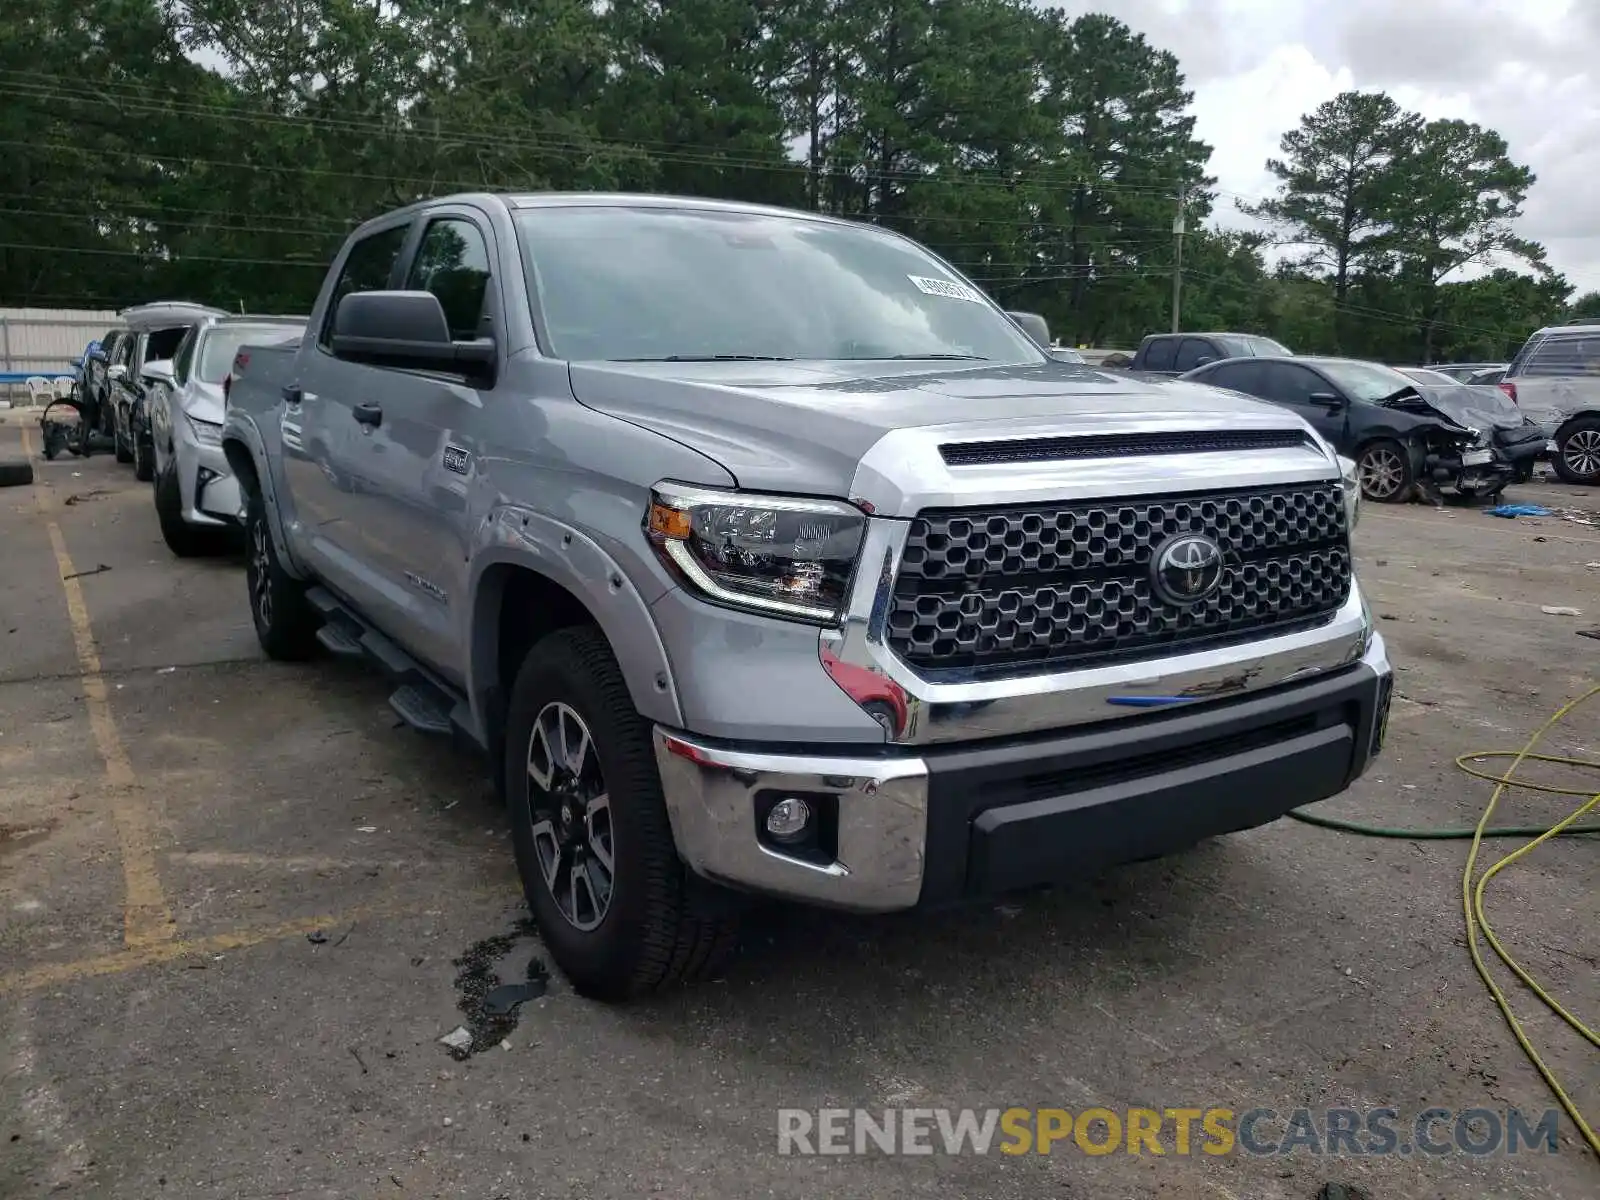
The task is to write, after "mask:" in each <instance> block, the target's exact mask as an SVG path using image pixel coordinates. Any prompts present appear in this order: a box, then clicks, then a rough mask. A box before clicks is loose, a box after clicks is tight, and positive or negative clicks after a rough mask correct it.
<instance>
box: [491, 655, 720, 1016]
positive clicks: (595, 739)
mask: <svg viewBox="0 0 1600 1200" xmlns="http://www.w3.org/2000/svg"><path fill="white" fill-rule="evenodd" d="M554 704H562V705H565V706H567V708H569V709H570V710H571V711H572V712H574V713H576V714H577V715H578V717H579V718H580V719H581V720H582V721H583V723H584V724H585V725H586V726H587V727H588V730H589V734H590V738H591V740H592V745H593V754H594V758H595V759H596V760H597V761H598V764H599V770H600V773H601V778H602V783H603V787H604V791H605V793H606V795H607V796H608V797H609V810H608V811H609V821H608V825H609V835H610V846H611V857H612V862H613V864H614V866H613V868H612V874H611V885H610V887H609V888H608V890H607V897H608V901H607V904H606V906H605V909H604V912H603V913H602V914H601V915H600V916H599V919H598V923H597V924H595V925H594V926H593V927H592V928H590V929H587V930H585V929H581V928H579V927H578V924H577V923H575V922H573V921H571V920H569V919H568V917H567V916H565V915H564V914H563V912H562V910H561V908H560V906H559V905H558V904H557V903H556V900H555V896H554V894H553V891H552V889H551V887H550V885H548V884H547V883H546V882H545V875H544V871H543V868H542V866H541V860H540V858H539V852H538V849H537V847H536V845H535V834H534V825H535V820H536V816H535V805H534V798H533V793H534V792H535V791H536V789H535V788H534V787H533V786H532V781H531V779H530V776H529V769H528V760H529V756H530V749H531V746H532V741H533V731H534V722H535V721H536V720H537V719H538V718H539V717H540V714H541V713H544V712H546V711H547V709H548V706H551V705H554ZM505 781H506V796H507V810H508V813H509V815H510V819H511V832H512V841H513V844H514V845H515V847H516V854H517V869H518V871H519V873H520V874H521V876H522V889H523V892H524V893H525V894H526V896H527V898H528V906H529V907H530V908H531V909H532V910H533V914H534V917H535V919H536V920H537V922H538V925H539V932H540V935H541V936H542V937H543V939H544V943H545V945H546V946H547V947H548V948H549V950H550V954H551V957H552V958H554V959H555V961H556V965H557V966H559V967H560V968H561V970H562V971H563V972H564V973H565V974H566V976H567V978H568V979H569V980H571V981H572V986H573V987H574V988H575V989H576V990H577V991H578V992H579V993H580V994H582V995H584V996H588V997H590V998H592V999H596V1000H605V1001H622V1000H629V999H633V998H636V997H639V996H643V995H647V994H649V993H652V992H657V991H661V990H663V989H666V988H669V987H672V986H674V985H677V984H681V983H686V982H690V981H692V980H694V979H697V978H702V977H704V976H707V975H710V974H713V973H715V972H716V971H718V970H719V969H720V968H721V967H722V965H723V964H724V963H725V962H726V961H727V959H728V958H729V957H730V956H731V954H732V952H733V950H734V948H735V946H736V944H737V941H738V932H739V909H740V905H739V902H738V901H739V898H738V897H737V896H735V895H734V894H733V893H731V892H728V891H725V890H724V889H721V888H717V887H714V886H713V885H711V884H708V883H706V882H705V881H703V880H701V879H700V878H698V877H697V876H695V875H694V874H692V873H691V872H690V871H689V869H688V868H687V867H685V866H684V864H683V861H682V860H681V859H680V858H679V857H678V852H677V848H676V846H675V845H674V843H673V840H672V827H671V825H670V824H669V822H668V820H667V809H666V804H665V802H664V801H663V799H662V794H661V778H660V775H659V774H658V773H657V771H656V764H655V756H654V753H653V751H652V748H651V740H650V725H649V723H648V722H647V721H646V720H645V719H644V718H643V717H641V716H640V715H639V713H638V712H637V711H636V710H635V709H634V707H633V701H632V699H631V697H630V696H629V694H628V688H627V684H626V683H625V682H624V681H623V678H622V671H621V669H620V668H618V666H617V662H616V659H615V658H614V657H613V656H612V653H611V648H610V646H609V645H608V644H607V643H606V640H605V637H604V636H603V635H602V634H601V633H600V631H599V630H597V629H595V628H593V627H590V626H583V627H573V628H568V629H561V630H557V631H556V632H555V633H552V634H550V635H548V636H547V637H545V638H543V639H542V640H540V641H539V642H537V643H536V644H535V645H534V646H533V648H532V649H531V650H529V651H528V655H527V658H525V659H524V660H523V663H522V668H521V670H520V671H519V672H518V673H517V680H516V684H515V686H514V687H513V688H512V692H511V701H510V704H509V706H508V710H507V715H506V740H505ZM541 803H543V799H541Z"/></svg>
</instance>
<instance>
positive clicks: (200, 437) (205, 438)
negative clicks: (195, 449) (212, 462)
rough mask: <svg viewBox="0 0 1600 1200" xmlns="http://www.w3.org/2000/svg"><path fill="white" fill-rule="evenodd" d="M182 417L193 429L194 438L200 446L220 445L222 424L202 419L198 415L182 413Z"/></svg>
mask: <svg viewBox="0 0 1600 1200" xmlns="http://www.w3.org/2000/svg"><path fill="white" fill-rule="evenodd" d="M183 419H184V420H186V421H188V422H189V428H190V429H191V430H193V431H194V440H195V441H197V442H199V443H200V444H201V445H202V446H220V445H222V426H221V425H219V424H217V423H216V422H215V421H202V420H201V419H200V418H199V417H191V416H190V415H189V414H188V413H184V414H183Z"/></svg>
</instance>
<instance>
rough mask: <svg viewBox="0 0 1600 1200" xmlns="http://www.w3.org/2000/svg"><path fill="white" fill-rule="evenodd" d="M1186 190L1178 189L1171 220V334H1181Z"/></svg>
mask: <svg viewBox="0 0 1600 1200" xmlns="http://www.w3.org/2000/svg"><path fill="white" fill-rule="evenodd" d="M1186 193H1187V189H1185V188H1182V187H1180V188H1179V189H1178V211H1177V214H1176V215H1175V216H1174V217H1173V218H1172V237H1173V242H1174V248H1173V257H1172V332H1173V333H1182V332H1183V328H1182V313H1183V201H1184V196H1185V195H1186Z"/></svg>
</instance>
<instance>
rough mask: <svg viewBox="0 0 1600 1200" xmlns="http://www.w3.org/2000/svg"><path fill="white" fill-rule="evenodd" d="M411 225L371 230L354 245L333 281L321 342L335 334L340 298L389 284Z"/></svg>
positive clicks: (376, 289) (326, 341) (375, 290)
mask: <svg viewBox="0 0 1600 1200" xmlns="http://www.w3.org/2000/svg"><path fill="white" fill-rule="evenodd" d="M410 228H411V227H410V226H409V225H396V226H395V227H394V228H393V229H384V230H381V231H379V232H378V233H372V234H368V235H367V236H366V237H364V238H362V239H361V240H360V241H359V242H357V243H356V244H355V245H353V246H351V247H350V253H349V254H348V255H346V256H345V260H344V266H343V267H341V268H340V269H339V278H338V280H337V281H336V282H335V283H334V285H333V294H332V295H331V296H329V297H328V310H327V311H326V312H325V313H323V314H322V337H321V342H322V344H323V345H324V346H326V345H327V344H328V339H329V338H331V337H332V336H333V316H334V314H335V313H336V312H338V311H339V301H341V300H343V299H344V298H345V297H346V296H348V295H349V294H350V293H351V292H381V291H383V290H385V289H386V288H387V287H388V286H389V277H390V275H391V274H392V273H393V271H394V264H395V260H396V259H398V258H399V257H400V251H401V248H402V247H404V246H405V244H406V234H407V232H409V231H410Z"/></svg>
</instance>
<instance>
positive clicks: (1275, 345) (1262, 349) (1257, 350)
mask: <svg viewBox="0 0 1600 1200" xmlns="http://www.w3.org/2000/svg"><path fill="white" fill-rule="evenodd" d="M1217 340H1218V341H1220V342H1221V343H1222V348H1223V349H1224V350H1226V351H1227V352H1228V354H1229V355H1230V356H1231V357H1233V358H1276V357H1282V358H1291V357H1293V352H1292V351H1290V349H1289V347H1287V346H1285V345H1284V344H1283V343H1282V342H1275V341H1273V340H1272V339H1271V338H1269V337H1257V336H1256V335H1255V334H1253V333H1241V334H1232V335H1229V336H1228V337H1225V338H1218V339H1217Z"/></svg>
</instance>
